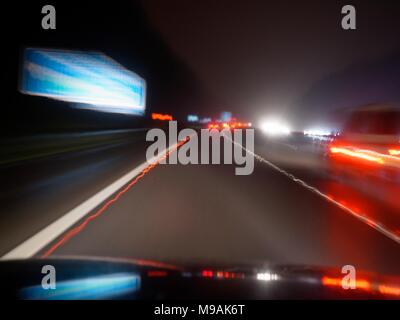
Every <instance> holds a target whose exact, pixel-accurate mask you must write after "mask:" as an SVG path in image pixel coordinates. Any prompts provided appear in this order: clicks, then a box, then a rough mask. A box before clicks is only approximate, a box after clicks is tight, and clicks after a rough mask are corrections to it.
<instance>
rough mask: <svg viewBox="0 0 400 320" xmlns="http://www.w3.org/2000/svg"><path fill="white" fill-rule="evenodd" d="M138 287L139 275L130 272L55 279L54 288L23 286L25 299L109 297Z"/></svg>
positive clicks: (133, 290) (132, 290) (91, 298)
mask: <svg viewBox="0 0 400 320" xmlns="http://www.w3.org/2000/svg"><path fill="white" fill-rule="evenodd" d="M139 287H140V276H138V275H135V274H130V273H118V274H109V275H106V276H96V277H89V278H83V279H76V280H69V281H57V287H56V289H52V290H44V289H43V287H42V285H37V286H33V287H28V288H24V289H22V290H21V297H22V299H25V300H77V299H78V300H79V299H86V300H94V299H105V298H107V299H110V298H113V297H116V296H118V295H122V294H127V293H130V292H132V293H133V292H135V291H137V290H138V289H139Z"/></svg>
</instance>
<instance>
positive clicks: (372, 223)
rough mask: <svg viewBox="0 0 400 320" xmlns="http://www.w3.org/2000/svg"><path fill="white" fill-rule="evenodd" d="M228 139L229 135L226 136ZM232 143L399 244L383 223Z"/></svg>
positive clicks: (399, 239) (399, 241) (399, 237)
mask: <svg viewBox="0 0 400 320" xmlns="http://www.w3.org/2000/svg"><path fill="white" fill-rule="evenodd" d="M227 138H228V139H229V137H227ZM231 141H232V143H234V144H236V145H238V146H239V147H241V148H242V149H243V150H245V151H246V152H248V153H250V154H251V155H253V156H254V157H255V158H256V159H257V160H259V161H260V162H263V163H265V164H267V165H268V166H270V167H271V168H273V169H275V170H276V171H278V172H280V173H282V174H283V175H285V176H286V177H288V178H289V179H290V180H292V181H294V182H295V183H297V184H299V185H301V186H303V187H305V188H306V189H308V190H310V191H311V192H313V193H314V194H316V195H318V196H320V197H321V198H323V199H325V200H327V201H328V202H330V203H332V204H334V205H336V206H337V207H339V208H341V209H342V210H344V211H346V212H348V213H350V214H351V215H353V216H354V217H356V218H357V219H358V220H360V221H362V222H364V223H365V224H367V225H369V226H370V227H372V228H374V229H375V230H377V231H379V232H380V233H382V234H383V235H385V236H386V237H388V238H389V239H392V240H393V241H395V242H396V243H398V244H400V235H397V234H395V233H394V232H392V231H390V230H389V229H388V228H386V227H385V226H384V225H382V224H380V223H378V222H375V221H373V220H371V219H369V218H368V217H367V216H365V215H363V214H360V213H357V212H355V211H354V210H352V209H350V208H348V207H346V206H344V205H343V204H341V203H340V202H338V201H336V200H334V199H332V198H331V197H329V196H328V195H326V194H324V193H323V192H321V191H319V190H318V189H316V188H315V187H312V186H310V185H309V184H307V183H306V182H304V181H303V180H301V179H299V178H297V177H295V176H294V175H293V174H291V173H289V172H287V171H285V170H283V169H281V168H279V167H278V166H277V165H275V164H273V163H272V162H270V161H268V160H267V159H265V158H263V157H261V156H260V155H258V154H256V153H254V152H253V151H251V150H248V149H247V148H245V147H244V146H243V145H242V144H240V143H238V142H236V141H233V140H231Z"/></svg>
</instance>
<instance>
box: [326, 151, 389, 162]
mask: <svg viewBox="0 0 400 320" xmlns="http://www.w3.org/2000/svg"><path fill="white" fill-rule="evenodd" d="M331 152H332V153H341V154H344V155H346V156H350V157H353V158H358V159H363V160H367V161H371V162H377V163H379V164H384V163H385V162H384V161H383V159H382V158H381V157H376V156H373V155H370V154H366V153H364V152H360V151H352V150H349V149H346V148H338V147H331Z"/></svg>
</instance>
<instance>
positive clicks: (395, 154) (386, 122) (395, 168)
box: [328, 105, 400, 182]
mask: <svg viewBox="0 0 400 320" xmlns="http://www.w3.org/2000/svg"><path fill="white" fill-rule="evenodd" d="M328 151H329V152H328V153H329V160H330V167H331V169H333V170H334V171H335V172H336V173H340V172H342V173H345V174H351V175H357V176H358V177H359V178H365V177H366V176H368V177H375V178H379V179H383V180H386V181H390V182H396V181H399V177H400V109H397V108H394V107H391V106H386V105H369V106H366V107H363V108H360V109H357V110H356V111H353V112H352V113H351V114H350V116H349V118H348V120H347V122H346V123H345V125H344V127H343V130H342V131H341V133H340V135H338V136H336V137H335V138H334V139H333V141H332V142H331V143H330V145H329V150H328Z"/></svg>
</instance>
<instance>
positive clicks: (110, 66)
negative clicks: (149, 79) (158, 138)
mask: <svg viewBox="0 0 400 320" xmlns="http://www.w3.org/2000/svg"><path fill="white" fill-rule="evenodd" d="M20 91H21V92H22V93H24V94H29V95H37V96H44V97H48V98H53V99H57V100H62V101H67V102H75V104H74V105H73V107H75V108H82V109H90V110H95V111H101V112H112V113H123V114H132V115H143V114H144V110H145V95H146V83H145V81H144V79H142V78H141V77H139V76H138V75H137V74H135V73H133V72H131V71H129V70H127V69H125V68H124V67H123V66H121V65H120V64H118V63H117V62H115V61H114V60H112V59H111V58H109V57H107V56H106V55H104V54H102V53H100V52H79V51H67V50H55V49H34V48H27V49H25V52H24V61H23V70H22V79H21V82H20Z"/></svg>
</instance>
